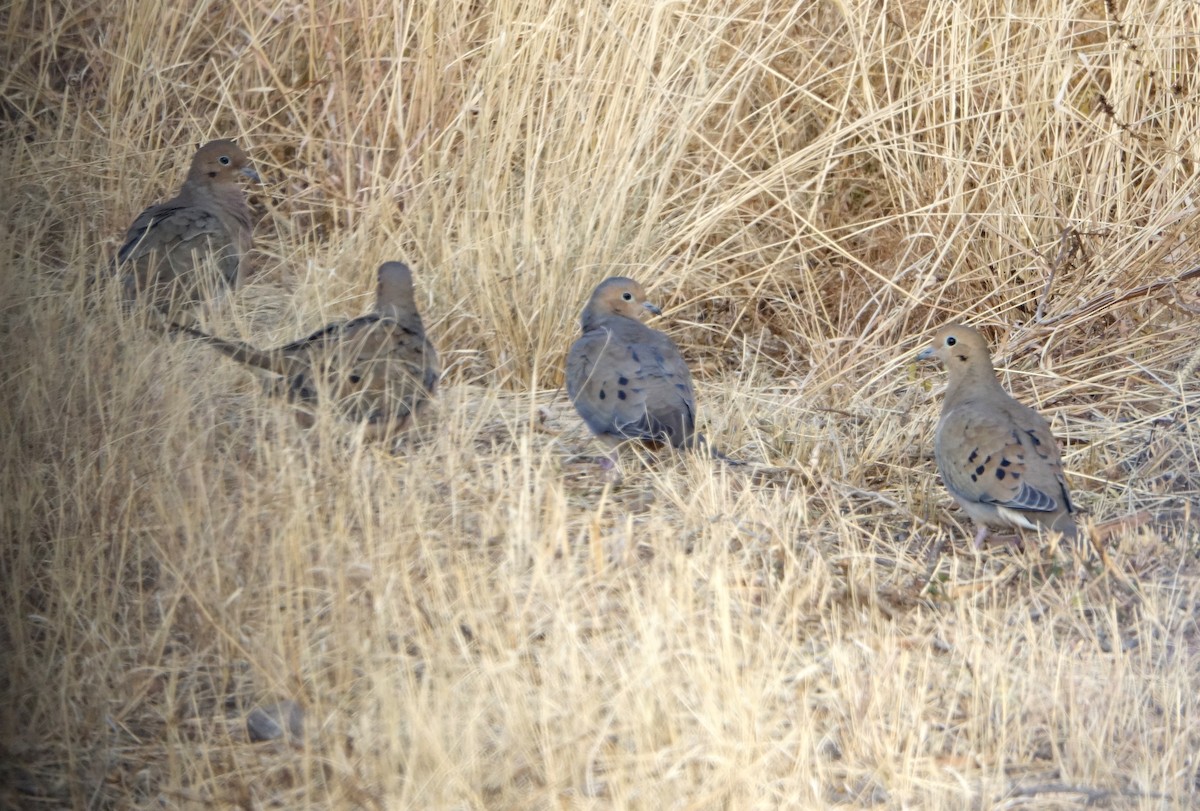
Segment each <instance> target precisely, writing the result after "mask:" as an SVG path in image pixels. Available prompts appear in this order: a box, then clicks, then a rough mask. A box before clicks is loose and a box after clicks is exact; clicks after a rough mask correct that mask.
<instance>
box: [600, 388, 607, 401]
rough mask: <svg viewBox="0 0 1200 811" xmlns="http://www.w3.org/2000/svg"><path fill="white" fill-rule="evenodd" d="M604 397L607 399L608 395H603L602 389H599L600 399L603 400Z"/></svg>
mask: <svg viewBox="0 0 1200 811" xmlns="http://www.w3.org/2000/svg"><path fill="white" fill-rule="evenodd" d="M605 397H608V395H607V394H605V393H604V389H600V399H601V400H603V399H604V398H605Z"/></svg>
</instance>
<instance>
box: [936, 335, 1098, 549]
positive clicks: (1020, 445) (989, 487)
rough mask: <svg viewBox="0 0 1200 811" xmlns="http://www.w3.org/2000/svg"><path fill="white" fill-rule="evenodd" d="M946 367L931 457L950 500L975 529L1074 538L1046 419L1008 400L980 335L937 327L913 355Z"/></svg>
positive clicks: (977, 540)
mask: <svg viewBox="0 0 1200 811" xmlns="http://www.w3.org/2000/svg"><path fill="white" fill-rule="evenodd" d="M917 357H918V359H921V360H927V359H930V358H937V359H938V360H940V361H941V362H942V363H943V364H944V365H945V367H946V372H947V376H948V377H949V383H948V385H947V386H946V396H945V402H944V403H943V404H942V417H941V420H940V421H939V422H938V425H937V435H936V440H935V445H934V457H935V458H936V459H937V466H938V471H939V472H940V473H941V474H942V481H944V482H945V484H946V489H947V490H949V491H950V495H952V496H953V497H954V500H955V501H957V502H958V503H959V505H961V506H962V508H963V509H964V510H965V511H966V512H967V515H969V516H971V518H972V519H974V521H975V523H976V524H977V525H978V527H979V531H978V532H977V533H976V535H975V545H976V546H979V545H980V544H982V543H983V541H984V539H985V538H986V537H987V535H988V530H989V528H1016V529H1028V530H1050V531H1053V532H1061V533H1062V534H1063V535H1064V536H1067V537H1068V538H1074V537H1075V535H1076V527H1075V522H1074V518H1073V515H1074V513H1075V507H1074V506H1073V505H1072V504H1071V494H1070V492H1069V491H1068V490H1067V480H1066V477H1065V476H1064V475H1063V467H1062V459H1061V457H1060V456H1059V451H1058V443H1057V441H1055V439H1054V435H1053V434H1052V433H1050V426H1049V424H1048V423H1047V422H1046V420H1045V419H1044V418H1043V417H1042V416H1041V415H1040V414H1038V413H1037V412H1036V411H1034V410H1033V409H1032V408H1029V407H1027V406H1023V405H1021V404H1020V403H1018V402H1017V401H1016V400H1014V399H1013V398H1012V397H1010V396H1009V395H1008V392H1006V391H1005V390H1004V389H1003V388H1002V387H1001V386H1000V381H999V380H997V379H996V372H995V370H994V369H993V368H992V358H991V354H990V353H989V352H988V347H987V343H986V342H985V341H984V339H983V336H982V335H980V334H979V333H978V332H976V331H975V330H974V329H972V328H970V327H965V326H962V325H960V324H951V325H949V326H946V327H942V328H941V329H940V330H938V331H937V333H936V334H935V335H934V337H933V342H932V343H931V344H930V345H929V346H928V347H926V348H925V349H924V350H922V351H921V353H920V354H919V355H918V356H917Z"/></svg>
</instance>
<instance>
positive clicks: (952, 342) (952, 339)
mask: <svg viewBox="0 0 1200 811" xmlns="http://www.w3.org/2000/svg"><path fill="white" fill-rule="evenodd" d="M956 343H958V339H957V338H955V337H954V336H953V335H951V336H950V337H949V338H947V339H946V346H954V345H955V344H956Z"/></svg>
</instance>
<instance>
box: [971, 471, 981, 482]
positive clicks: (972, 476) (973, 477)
mask: <svg viewBox="0 0 1200 811" xmlns="http://www.w3.org/2000/svg"><path fill="white" fill-rule="evenodd" d="M971 481H973V482H977V481H979V477H978V476H976V475H975V474H974V473H972V474H971Z"/></svg>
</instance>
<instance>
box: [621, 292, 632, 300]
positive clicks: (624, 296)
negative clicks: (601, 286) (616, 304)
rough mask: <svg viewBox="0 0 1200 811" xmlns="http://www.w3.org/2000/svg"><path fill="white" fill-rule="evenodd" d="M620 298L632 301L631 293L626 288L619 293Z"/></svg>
mask: <svg viewBox="0 0 1200 811" xmlns="http://www.w3.org/2000/svg"><path fill="white" fill-rule="evenodd" d="M621 298H623V299H625V300H626V301H633V293H630V292H629V291H628V290H626V291H625V292H624V293H622V294H621Z"/></svg>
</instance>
